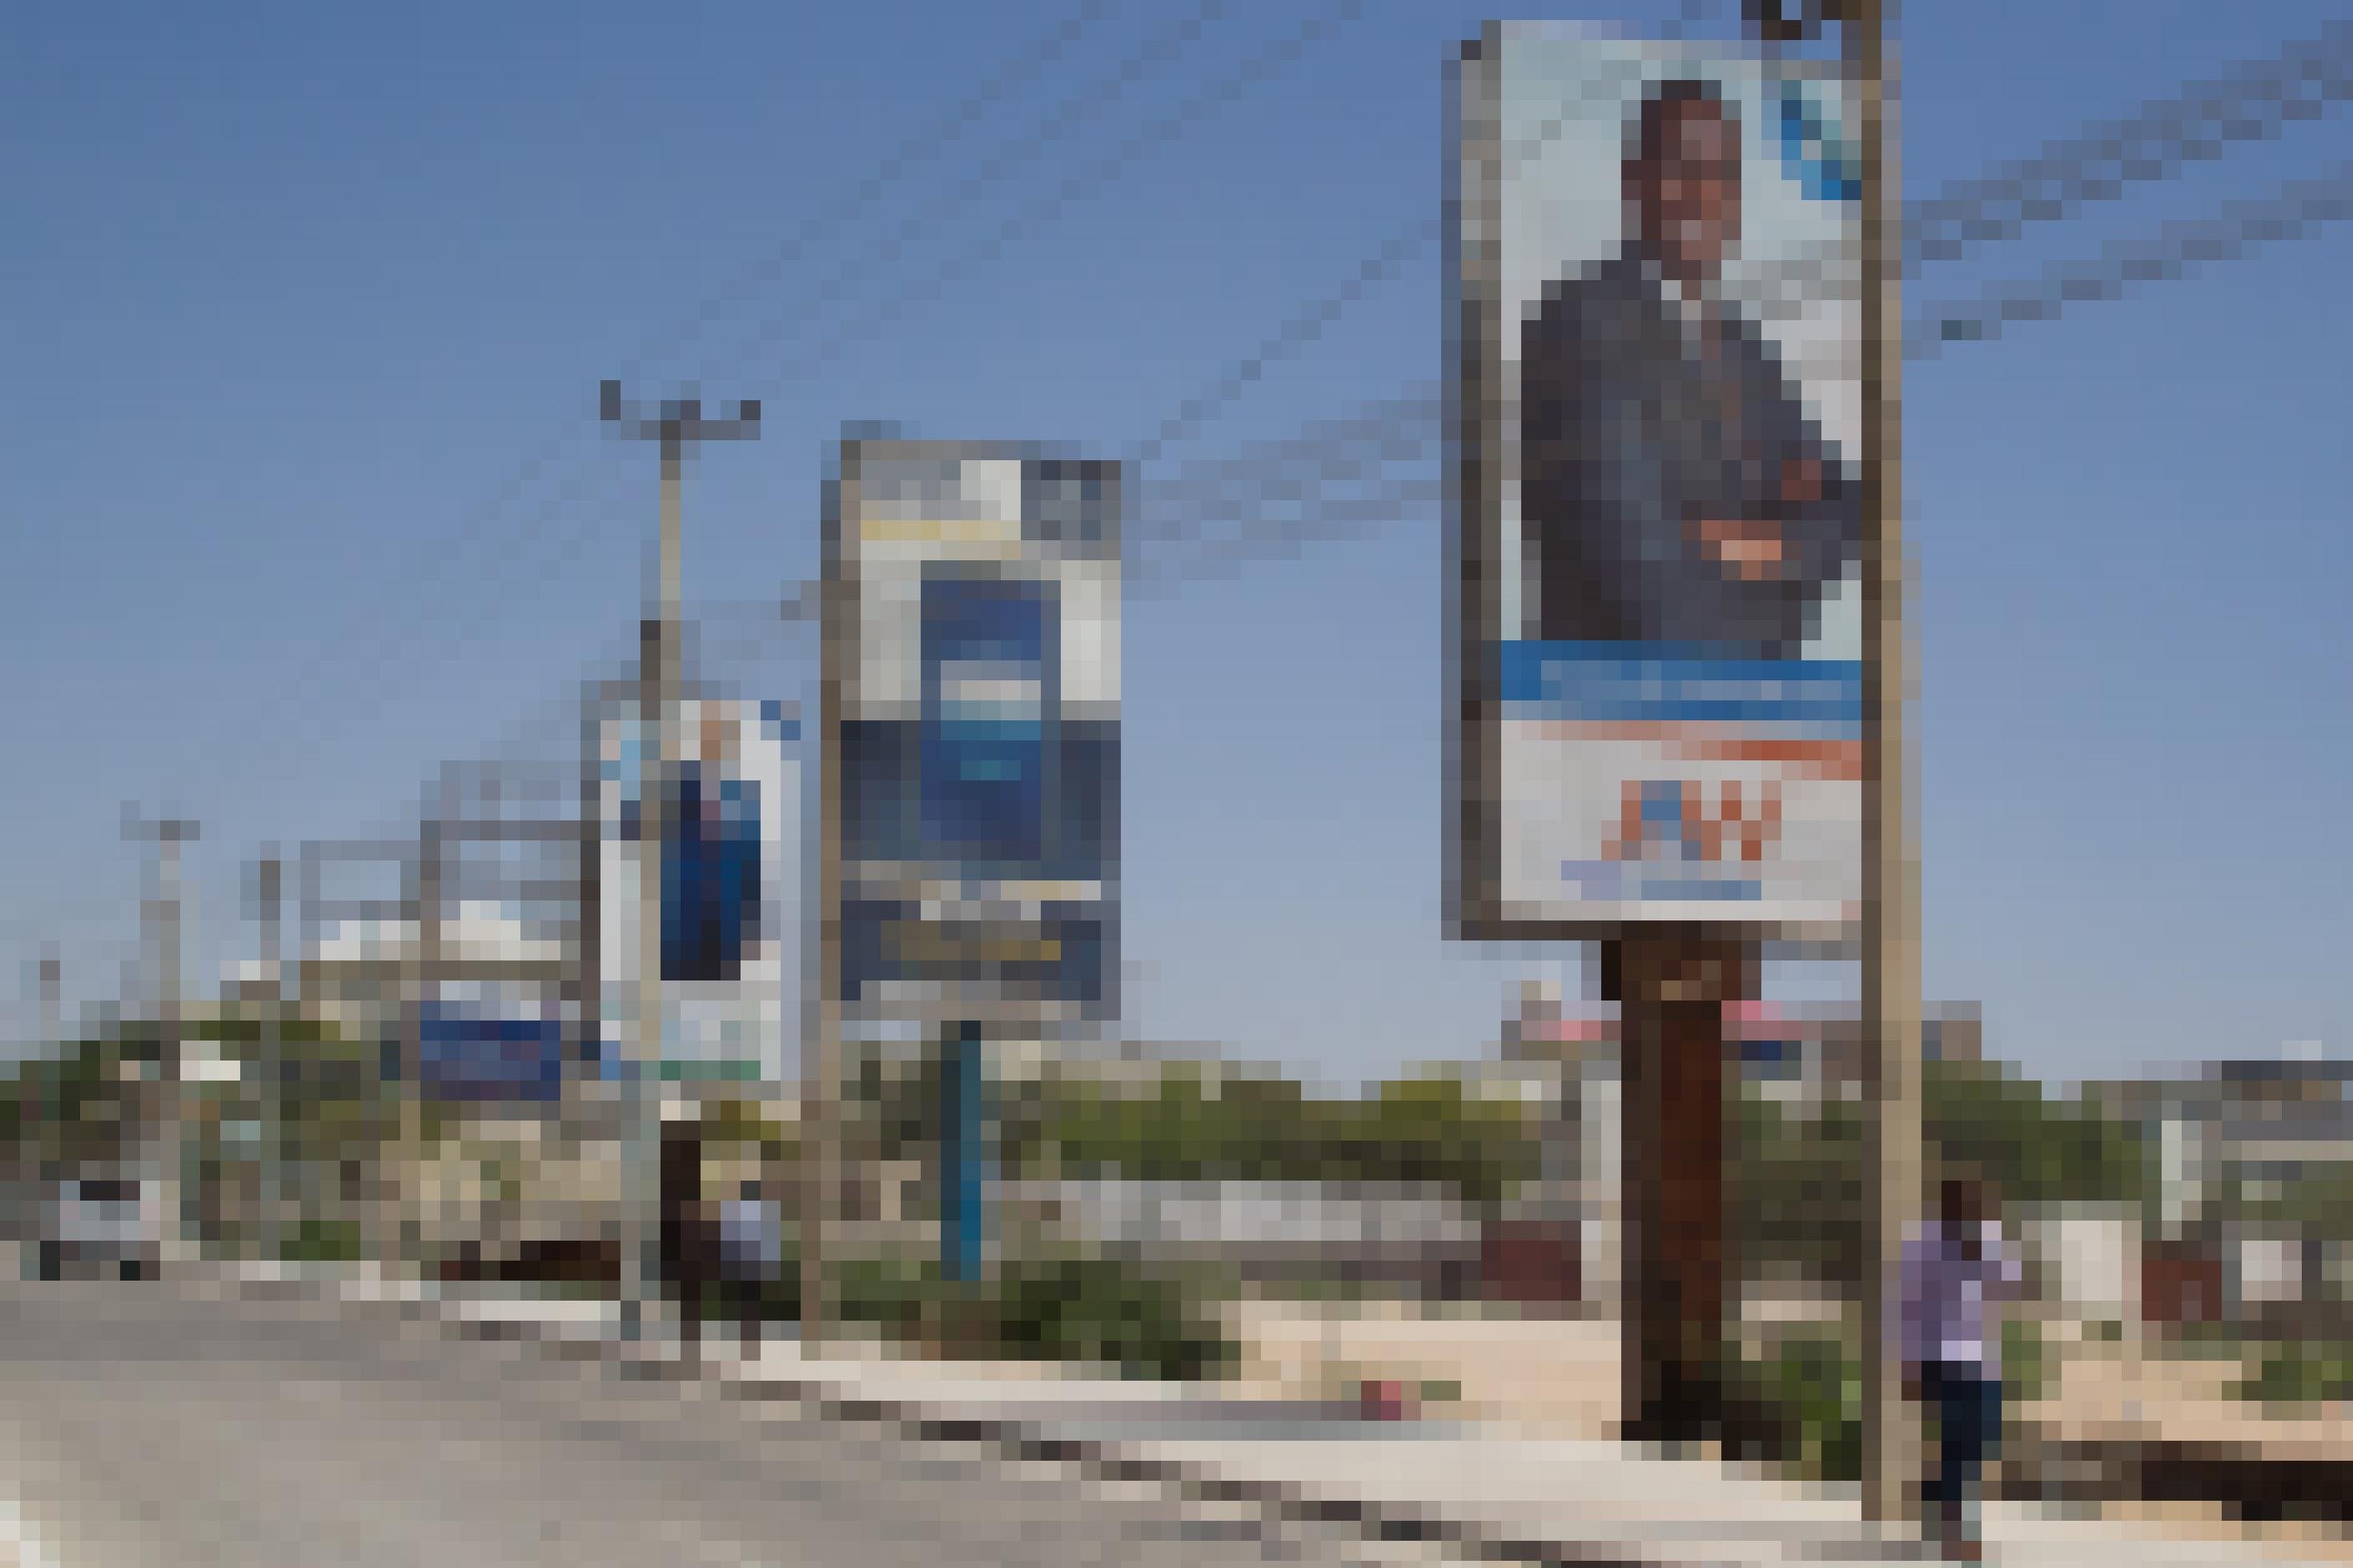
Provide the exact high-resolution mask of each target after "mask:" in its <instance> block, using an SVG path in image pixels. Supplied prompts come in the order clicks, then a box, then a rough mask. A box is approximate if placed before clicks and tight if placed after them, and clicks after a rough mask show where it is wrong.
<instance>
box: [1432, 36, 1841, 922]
mask: <svg viewBox="0 0 2353 1568" xmlns="http://www.w3.org/2000/svg"><path fill="white" fill-rule="evenodd" d="M1456 89H1457V99H1458V104H1459V110H1460V114H1459V120H1458V145H1457V157H1456V160H1455V163H1454V167H1453V180H1454V188H1453V190H1452V192H1451V213H1452V216H1453V218H1454V220H1455V223H1456V230H1455V246H1456V249H1455V254H1454V258H1453V273H1454V277H1453V279H1452V283H1453V290H1452V301H1453V309H1454V316H1453V321H1452V331H1453V338H1454V344H1453V346H1454V348H1455V350H1456V355H1457V379H1456V382H1455V384H1454V395H1455V399H1456V402H1455V406H1454V410H1453V413H1454V419H1453V424H1452V433H1453V437H1454V439H1455V442H1456V448H1455V460H1456V485H1455V509H1454V515H1453V519H1452V523H1453V529H1454V543H1455V547H1456V552H1457V565H1458V567H1459V578H1458V581H1457V583H1456V584H1455V588H1456V592H1457V595H1458V597H1457V598H1456V601H1455V604H1454V612H1455V631H1456V634H1457V640H1456V643H1455V650H1456V658H1458V660H1459V668H1458V675H1459V678H1460V685H1459V688H1458V690H1459V695H1460V697H1461V701H1460V703H1459V704H1458V706H1457V708H1456V710H1455V711H1456V714H1457V721H1456V728H1455V730H1454V732H1453V736H1452V743H1453V745H1454V748H1455V752H1454V758H1453V761H1454V763H1455V764H1456V766H1455V769H1454V778H1453V781H1452V784H1453V787H1454V788H1455V789H1456V790H1457V791H1458V792H1459V793H1458V796H1457V801H1456V805H1457V808H1458V812H1459V824H1460V828H1461V832H1460V837H1459V838H1458V840H1457V843H1456V848H1457V850H1458V852H1459V858H1458V861H1457V864H1456V868H1455V870H1454V874H1453V880H1454V884H1455V887H1454V891H1455V894H1456V898H1455V901H1454V915H1455V920H1456V923H1457V928H1458V930H1459V931H1461V934H1463V935H1465V936H1467V937H1471V938H1473V939H1479V940H1509V939H1545V938H1564V937H1580V936H1606V935H1609V934H1611V933H1613V932H1615V931H1619V930H1622V929H1623V928H1624V927H1625V926H1626V925H1628V924H1630V923H1635V922H1646V921H1651V922H1669V921H1672V922H1678V923H1680V922H1700V923H1706V924H1710V925H1715V926H1718V927H1724V928H1731V929H1736V930H1739V931H1744V932H1746V933H1748V934H1753V935H1757V936H1778V937H1784V938H1790V939H1796V940H1801V941H1807V942H1826V941H1835V940H1838V939H1840V938H1841V937H1843V936H1845V935H1846V934H1848V933H1849V932H1850V931H1851V930H1852V926H1853V924H1854V922H1855V921H1857V919H1858V917H1859V914H1860V900H1861V887H1862V881H1861V870H1862V852H1861V837H1862V830H1861V824H1862V740H1863V733H1862V662H1861V658H1862V649H1861V647H1860V626H1861V617H1860V611H1861V587H1860V582H1861V566H1862V544H1863V539H1864V529H1863V521H1862V451H1861V447H1860V442H1861V426H1862V408H1861V399H1860V368H1861V365H1860V343H1861V326H1862V321H1861V310H1860V299H1859V279H1858V277H1857V274H1856V272H1855V270H1854V255H1855V251H1856V249H1857V247H1858V246H1859V242H1860V223H1861V205H1860V200H1859V196H1860V193H1859V190H1858V186H1857V170H1856V167H1855V162H1854V155H1853V153H1852V144H1851V142H1850V140H1849V137H1850V134H1851V130H1850V128H1851V125H1852V111H1851V107H1850V104H1849V102H1848V94H1847V93H1846V91H1845V89H1844V88H1843V86H1842V84H1841V80H1840V79H1839V78H1838V77H1837V76H1836V75H1835V74H1834V73H1832V72H1831V71H1830V70H1828V69H1826V68H1823V67H1820V66H1817V65H1812V64H1806V63H1800V62H1795V61H1787V62H1784V61H1767V60H1766V59H1764V58H1759V57H1757V56H1755V55H1752V54H1748V53H1745V52H1740V51H1736V50H1732V49H1727V48H1725V47H1720V46H1718V47H1697V46H1686V45H1682V44H1663V43H1658V42H1652V41H1644V40H1638V39H1627V38H1620V37H1612V36H1609V35H1606V34H1603V33H1600V32H1598V31H1595V30H1592V29H1589V28H1584V27H1577V26H1565V25H1556V24H1510V23H1504V24H1495V25H1492V26H1490V27H1489V28H1488V29H1487V30H1486V32H1485V33H1484V34H1483V35H1482V37H1480V38H1479V39H1477V40H1475V41H1474V42H1472V43H1471V44H1469V45H1466V46H1465V47H1464V49H1463V56H1462V59H1461V65H1460V73H1459V76H1458V79H1457V81H1456Z"/></svg>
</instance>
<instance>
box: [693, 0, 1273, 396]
mask: <svg viewBox="0 0 2353 1568" xmlns="http://www.w3.org/2000/svg"><path fill="white" fill-rule="evenodd" d="M1226 5H1227V0H1194V3H1193V4H1192V5H1189V6H1187V8H1186V10H1185V11H1184V12H1182V13H1181V14H1180V15H1178V16H1177V17H1176V20H1175V21H1174V22H1173V23H1171V24H1170V25H1169V26H1167V27H1166V28H1164V29H1163V30H1162V31H1161V32H1159V33H1157V34H1155V35H1154V36H1153V37H1151V38H1150V39H1149V40H1147V41H1146V42H1145V44H1144V45H1143V46H1141V47H1138V48H1136V49H1135V50H1134V51H1132V52H1131V53H1130V54H1129V55H1128V56H1127V58H1125V59H1124V60H1122V61H1121V62H1120V67H1119V69H1118V71H1117V73H1116V74H1115V75H1114V76H1113V78H1112V79H1111V82H1110V84H1109V86H1108V87H1107V88H1106V87H1104V86H1103V85H1101V84H1097V83H1090V84H1088V85H1086V86H1084V87H1082V88H1080V89H1078V90H1076V91H1075V92H1073V93H1071V94H1070V95H1069V96H1068V97H1066V98H1065V99H1064V100H1063V101H1062V103H1061V105H1060V107H1059V108H1057V109H1056V110H1054V111H1053V112H1052V113H1051V114H1050V115H1049V116H1047V118H1046V119H1045V120H1044V121H1041V122H1040V123H1039V124H1038V125H1037V126H1035V127H1033V128H1032V130H1031V132H1030V133H1029V135H1028V136H1027V137H1025V138H1023V139H1022V140H1020V141H1018V142H1013V143H1011V144H1009V145H1008V146H1007V147H1004V148H1001V149H999V150H998V152H997V154H996V156H994V157H992V158H990V159H989V160H988V162H987V163H984V164H982V165H981V168H980V170H979V172H978V174H976V175H975V176H974V177H973V178H971V179H969V180H965V181H964V182H962V183H960V184H959V185H958V186H957V189H956V191H955V196H954V198H953V199H952V200H951V201H950V203H949V204H948V205H947V206H946V207H945V208H944V209H931V208H927V209H924V210H923V211H919V212H917V213H915V214H914V215H913V216H911V217H909V218H908V219H907V220H906V221H905V222H904V223H902V224H901V225H900V226H899V227H898V229H897V231H896V232H895V233H893V234H892V235H891V236H890V237H888V238H887V239H885V240H884V241H883V242H882V243H881V246H880V247H871V248H870V249H869V250H868V251H867V252H866V254H865V255H864V256H862V257H861V258H860V259H859V260H858V261H857V262H856V263H854V264H852V265H850V266H847V267H844V268H839V269H838V270H837V271H836V272H835V273H834V275H833V277H832V278H830V279H828V280H827V282H826V284H825V286H824V287H823V288H822V289H818V292H817V293H816V294H815V295H813V296H810V297H807V298H804V299H802V300H799V301H798V302H797V304H796V306H795V307H794V309H793V310H790V311H789V312H788V313H787V314H786V315H784V316H780V317H772V318H771V319H770V320H768V321H765V322H764V323H763V324H762V325H761V327H760V328H759V329H758V331H755V332H754V335H753V338H752V341H751V342H749V343H748V344H745V345H744V347H743V348H741V349H740V350H738V351H737V352H736V353H735V355H734V356H733V358H732V359H730V360H728V361H727V362H725V363H726V368H727V373H728V374H736V373H740V372H741V370H742V368H743V366H744V363H745V362H747V361H750V360H754V359H757V358H760V357H762V356H764V355H765V354H766V353H768V352H769V351H770V350H772V349H773V348H775V347H776V342H777V340H778V339H779V338H781V337H783V336H785V335H786V333H787V332H789V331H796V330H797V329H799V328H801V327H803V326H805V325H807V323H808V322H810V321H815V320H817V319H818V318H819V317H820V316H822V315H823V314H824V313H825V312H826V311H827V310H828V309H830V308H831V307H832V306H833V305H835V304H836V303H838V302H839V300H840V299H841V298H842V296H843V294H844V293H845V292H847V291H851V290H854V289H856V287H857V286H858V285H859V284H861V283H865V282H870V281H871V280H872V279H874V278H875V277H877V276H878V274H879V272H880V271H881V269H883V268H889V267H890V266H892V264H893V263H895V262H897V261H898V260H899V259H900V258H901V257H902V255H904V254H905V252H906V250H907V248H908V247H909V246H910V245H911V244H913V243H914V242H916V241H918V240H923V239H933V240H936V239H937V238H938V237H939V236H940V234H941V233H942V231H943V230H944V228H945V227H946V226H947V225H949V224H950V223H952V222H953V221H954V220H955V215H956V214H957V213H959V212H961V211H962V210H963V209H964V208H965V207H967V206H969V205H971V204H972V203H973V202H974V201H975V200H976V199H977V198H978V197H979V196H981V195H984V194H985V193H986V192H987V191H988V190H990V189H991V188H992V187H994V186H996V185H997V184H1000V183H1002V181H1003V180H1004V178H1005V176H1006V175H1007V174H1009V173H1011V172H1013V171H1015V170H1017V169H1019V168H1021V167H1023V166H1025V165H1027V164H1029V163H1034V162H1035V161H1036V160H1037V159H1038V157H1039V154H1040V153H1043V152H1044V151H1045V150H1046V149H1048V148H1049V147H1050V146H1052V145H1054V144H1055V143H1056V142H1060V141H1062V140H1064V139H1066V138H1067V137H1069V136H1071V134H1072V133H1074V132H1077V131H1079V130H1080V129H1081V128H1082V127H1083V126H1085V125H1086V124H1087V123H1088V122H1089V121H1092V120H1094V119H1095V118H1097V117H1098V116H1100V115H1101V114H1102V113H1103V111H1104V110H1108V109H1110V108H1111V107H1112V106H1113V104H1115V103H1117V102H1118V101H1119V100H1120V99H1122V98H1123V97H1124V96H1125V95H1126V94H1127V92H1128V91H1129V90H1130V89H1133V88H1134V87H1135V85H1136V84H1137V83H1139V82H1140V81H1142V80H1143V79H1145V76H1146V75H1148V74H1150V73H1151V72H1152V71H1154V70H1156V69H1158V68H1162V67H1165V66H1166V65H1167V64H1169V63H1170V62H1171V61H1173V60H1175V59H1176V58H1179V57H1181V56H1182V55H1183V54H1184V53H1185V52H1186V51H1187V50H1188V49H1191V48H1193V47H1195V46H1197V45H1198V44H1199V43H1200V41H1201V35H1202V32H1203V29H1204V28H1205V27H1206V26H1208V24H1210V23H1211V22H1213V21H1215V20H1216V19H1217V18H1218V16H1219V13H1220V12H1222V11H1223V10H1224V9H1225V8H1226ZM891 314H892V312H891V311H890V310H888V309H886V310H884V312H883V314H882V316H881V318H880V321H888V320H889V319H890V316H891ZM870 324H873V323H870ZM857 335H858V334H855V333H853V334H851V336H852V338H855V337H856V336H857ZM806 376H807V366H806V365H802V364H797V365H796V366H795V367H794V372H793V374H791V375H788V376H786V377H785V378H781V379H779V380H778V381H776V382H775V383H772V384H771V385H772V386H774V387H781V386H783V385H784V384H786V382H788V381H789V380H791V379H795V378H804V379H805V378H806Z"/></svg>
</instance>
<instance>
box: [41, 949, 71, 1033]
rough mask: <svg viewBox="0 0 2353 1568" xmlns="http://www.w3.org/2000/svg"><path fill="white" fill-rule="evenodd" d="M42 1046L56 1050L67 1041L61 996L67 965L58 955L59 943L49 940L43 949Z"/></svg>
mask: <svg viewBox="0 0 2353 1568" xmlns="http://www.w3.org/2000/svg"><path fill="white" fill-rule="evenodd" d="M39 973H40V988H41V1046H42V1048H43V1049H45V1050H55V1049H56V1048H57V1047H58V1046H60V1045H62V1044H64V1043H65V1041H64V1030H65V1015H64V1008H63V1005H62V1003H61V1002H60V1000H59V998H60V996H61V995H62V994H63V989H64V981H65V967H64V964H63V963H62V962H61V961H60V960H59V959H58V944H57V943H55V942H49V943H47V944H46V945H45V946H44V947H43V948H42V949H41V963H40V971H39Z"/></svg>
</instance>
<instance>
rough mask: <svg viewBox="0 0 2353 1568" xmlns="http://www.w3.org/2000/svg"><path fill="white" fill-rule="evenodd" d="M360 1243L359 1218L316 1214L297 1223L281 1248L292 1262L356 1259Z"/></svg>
mask: <svg viewBox="0 0 2353 1568" xmlns="http://www.w3.org/2000/svg"><path fill="white" fill-rule="evenodd" d="M360 1244H361V1237H360V1226H359V1222H358V1221H356V1220H332V1219H316V1218H313V1219H306V1220H303V1221H302V1222H301V1224H300V1225H297V1226H295V1227H294V1231H293V1234H292V1235H290V1236H289V1237H287V1238H286V1240H285V1242H284V1243H283V1245H281V1246H280V1248H279V1251H280V1255H281V1256H282V1257H284V1258H285V1259H286V1261H287V1262H289V1263H356V1262H358V1261H359V1258H360Z"/></svg>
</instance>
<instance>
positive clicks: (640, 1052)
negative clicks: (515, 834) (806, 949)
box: [621, 434, 682, 1339]
mask: <svg viewBox="0 0 2353 1568" xmlns="http://www.w3.org/2000/svg"><path fill="white" fill-rule="evenodd" d="M680 467H681V453H680V449H679V442H678V439H677V437H675V436H673V435H670V434H665V435H664V436H663V437H662V449H661V542H660V546H659V550H660V563H659V579H660V581H659V599H658V601H657V604H656V608H655V612H654V623H653V625H652V626H649V627H648V628H647V635H646V637H645V643H644V647H645V659H644V666H645V668H644V669H643V671H642V675H643V680H642V683H641V689H640V703H639V714H638V724H639V728H638V961H637V971H638V973H637V981H638V984H637V998H636V1003H637V1008H636V1010H637V1024H638V1027H637V1047H638V1049H637V1059H636V1060H635V1061H634V1062H632V1063H631V1064H630V1072H629V1086H630V1094H629V1154H628V1163H627V1168H626V1171H625V1179H626V1181H627V1183H628V1187H627V1193H628V1197H627V1199H626V1202H627V1203H628V1210H629V1215H628V1223H627V1241H626V1243H625V1246H624V1249H623V1254H622V1261H621V1268H622V1292H621V1300H622V1313H623V1319H622V1323H623V1331H624V1332H625V1333H626V1334H627V1335H628V1337H629V1338H631V1339H643V1338H645V1337H646V1336H647V1335H648V1334H649V1331H651V1329H652V1321H653V1314H654V1312H655V1310H656V1309H655V1302H656V1300H658V1298H659V1294H660V1288H661V1203H662V1196H663V1194H662V1191H661V1099H662V1087H661V1070H662V1058H663V1026H662V984H661V978H662V942H661V919H662V870H663V834H664V832H665V831H666V824H665V823H664V820H663V810H662V807H663V805H664V803H665V798H666V795H665V792H666V789H667V785H668V773H669V769H668V767H667V765H666V764H667V762H668V759H669V757H670V752H671V744H670V742H671V740H672V736H671V734H670V716H671V714H672V712H673V710H674V707H675V700H676V692H675V691H674V689H673V681H672V677H671V670H672V667H673V662H674V647H673V642H672V639H673V637H675V634H676V628H677V626H678V615H679V602H680V594H681V589H680V556H681V527H682V525H681V521H680V503H679V482H680V479H681V475H680V471H679V470H680Z"/></svg>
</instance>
